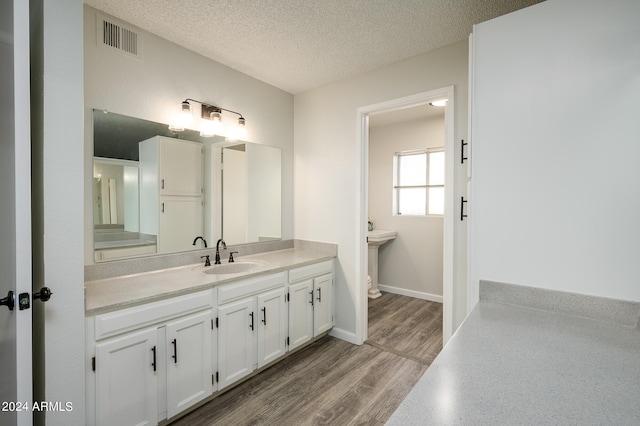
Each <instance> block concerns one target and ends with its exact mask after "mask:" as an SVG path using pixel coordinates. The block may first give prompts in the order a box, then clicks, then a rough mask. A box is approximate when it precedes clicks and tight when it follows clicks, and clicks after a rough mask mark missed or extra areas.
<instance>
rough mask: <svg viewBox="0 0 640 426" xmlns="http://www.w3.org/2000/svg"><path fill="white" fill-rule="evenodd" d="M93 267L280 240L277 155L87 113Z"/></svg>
mask: <svg viewBox="0 0 640 426" xmlns="http://www.w3.org/2000/svg"><path fill="white" fill-rule="evenodd" d="M93 137H94V139H93V142H94V159H93V180H92V182H93V222H94V236H93V237H94V253H95V261H96V262H102V261H107V260H113V259H123V258H130V257H138V256H145V255H153V254H166V253H176V252H182V251H187V250H195V249H201V248H202V247H203V242H202V241H201V240H198V241H196V244H195V245H194V244H193V243H194V240H195V239H196V237H198V236H202V237H203V238H204V239H205V240H206V241H207V242H208V244H209V245H213V244H215V242H216V241H217V239H218V238H224V239H225V241H226V243H227V244H243V243H250V242H258V241H270V240H279V239H281V225H282V219H281V205H282V202H281V188H282V184H281V174H282V171H281V168H282V164H281V161H282V160H281V151H280V149H279V148H276V147H271V146H266V145H262V144H255V143H249V142H244V141H235V142H228V141H225V139H224V137H221V136H215V137H212V138H204V137H201V136H200V134H199V133H198V132H197V131H193V130H185V131H184V132H173V131H171V130H169V128H168V125H167V124H164V123H156V122H152V121H148V120H142V119H139V118H133V117H128V116H125V115H121V114H116V113H112V112H106V111H102V110H97V109H95V110H93Z"/></svg>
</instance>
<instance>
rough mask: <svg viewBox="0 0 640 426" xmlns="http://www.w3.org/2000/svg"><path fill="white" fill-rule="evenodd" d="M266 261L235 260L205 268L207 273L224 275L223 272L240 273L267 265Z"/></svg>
mask: <svg viewBox="0 0 640 426" xmlns="http://www.w3.org/2000/svg"><path fill="white" fill-rule="evenodd" d="M265 264H266V263H265V262H234V263H223V264H221V265H213V266H211V267H207V268H206V269H205V270H204V273H205V274H212V275H223V274H239V273H242V272H251V271H254V270H256V269H258V268H261V267H263V266H264V265H265Z"/></svg>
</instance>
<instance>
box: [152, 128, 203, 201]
mask: <svg viewBox="0 0 640 426" xmlns="http://www.w3.org/2000/svg"><path fill="white" fill-rule="evenodd" d="M159 140H160V165H161V166H160V170H159V171H160V193H161V194H163V195H196V196H199V195H202V167H203V161H204V151H203V146H202V144H199V143H195V142H188V141H183V140H177V139H171V138H163V137H160V138H159Z"/></svg>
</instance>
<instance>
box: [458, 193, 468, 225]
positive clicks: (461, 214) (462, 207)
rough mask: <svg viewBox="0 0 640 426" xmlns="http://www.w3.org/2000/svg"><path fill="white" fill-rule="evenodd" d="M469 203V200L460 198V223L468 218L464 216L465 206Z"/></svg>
mask: <svg viewBox="0 0 640 426" xmlns="http://www.w3.org/2000/svg"><path fill="white" fill-rule="evenodd" d="M466 203H467V200H465V199H464V197H460V221H463V220H464V218H465V217H468V216H467V215H466V214H464V205H465V204H466Z"/></svg>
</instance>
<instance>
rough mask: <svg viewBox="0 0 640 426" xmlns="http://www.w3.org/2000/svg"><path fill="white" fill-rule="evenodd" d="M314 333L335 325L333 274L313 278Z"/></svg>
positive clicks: (316, 333)
mask: <svg viewBox="0 0 640 426" xmlns="http://www.w3.org/2000/svg"><path fill="white" fill-rule="evenodd" d="M313 297H314V303H313V305H314V306H313V307H314V309H313V335H314V337H315V336H317V335H319V334H321V333H324V332H325V331H327V330H330V329H331V327H333V274H326V275H323V276H321V277H318V278H314V279H313Z"/></svg>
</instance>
